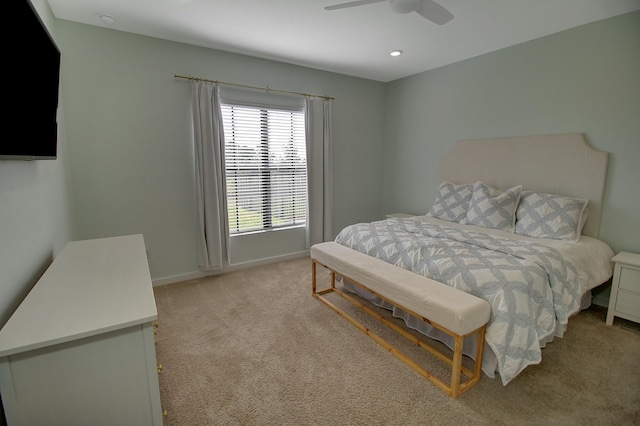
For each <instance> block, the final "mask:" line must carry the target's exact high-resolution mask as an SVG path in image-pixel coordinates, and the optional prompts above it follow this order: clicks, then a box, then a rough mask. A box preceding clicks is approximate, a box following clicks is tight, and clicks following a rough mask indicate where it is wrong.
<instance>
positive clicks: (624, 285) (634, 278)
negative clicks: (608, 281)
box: [620, 266, 640, 293]
mask: <svg viewBox="0 0 640 426" xmlns="http://www.w3.org/2000/svg"><path fill="white" fill-rule="evenodd" d="M620 288H621V289H623V290H629V291H635V292H636V293H640V270H638V269H631V268H625V267H624V266H623V267H622V268H620Z"/></svg>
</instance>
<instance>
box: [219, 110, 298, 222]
mask: <svg viewBox="0 0 640 426" xmlns="http://www.w3.org/2000/svg"><path fill="white" fill-rule="evenodd" d="M222 120H223V126H224V136H225V141H224V155H225V174H226V180H227V188H226V189H227V206H228V219H229V232H230V234H231V235H234V234H242V233H246V232H253V231H260V230H270V229H277V228H283V227H291V226H302V225H305V222H306V217H307V160H306V157H307V156H306V144H305V126H304V112H303V111H300V110H286V109H279V108H275V107H264V106H262V107H260V106H247V105H235V104H233V105H232V104H224V103H223V104H222Z"/></svg>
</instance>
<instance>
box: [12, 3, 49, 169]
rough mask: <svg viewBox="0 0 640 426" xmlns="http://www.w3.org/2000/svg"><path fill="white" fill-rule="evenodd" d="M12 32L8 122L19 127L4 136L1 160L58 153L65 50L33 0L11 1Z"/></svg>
mask: <svg viewBox="0 0 640 426" xmlns="http://www.w3.org/2000/svg"><path fill="white" fill-rule="evenodd" d="M6 7H8V8H9V11H10V13H9V15H7V16H9V17H10V18H9V19H10V20H11V23H12V24H14V25H12V26H11V27H12V28H13V30H12V36H13V37H15V38H16V39H14V40H10V41H9V40H7V41H8V42H7V43H6V44H5V48H8V49H9V53H10V54H9V56H8V58H9V61H8V63H10V64H13V66H14V67H15V68H14V69H13V70H11V72H10V75H11V77H10V78H11V79H12V80H13V81H12V82H9V81H7V84H10V85H13V86H14V87H13V88H10V89H9V90H7V91H6V92H5V102H4V105H5V111H8V112H6V114H8V116H5V119H6V123H7V124H8V125H9V126H10V127H11V128H12V129H14V130H15V131H14V132H10V133H9V134H10V135H11V136H8V135H7V136H5V137H4V138H2V139H3V140H2V141H0V160H41V159H55V158H56V157H57V150H58V124H57V111H58V86H59V82H60V51H59V50H58V47H57V46H56V44H55V43H54V41H53V39H52V38H51V37H50V36H49V32H48V31H47V29H46V28H45V26H44V24H43V23H42V22H41V20H40V17H39V16H38V14H37V13H36V12H35V9H33V7H32V5H31V2H29V1H28V0H12V1H10V2H7V4H6Z"/></svg>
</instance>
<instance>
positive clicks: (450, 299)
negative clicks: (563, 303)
mask: <svg viewBox="0 0 640 426" xmlns="http://www.w3.org/2000/svg"><path fill="white" fill-rule="evenodd" d="M310 254H311V268H312V271H311V273H312V284H311V285H312V293H313V296H314V297H316V298H317V299H319V300H320V301H322V302H323V303H325V304H326V305H327V306H329V307H330V308H331V309H333V310H334V311H336V312H337V313H338V314H339V315H340V316H342V317H343V318H345V319H346V320H347V321H349V322H350V323H351V324H353V325H355V326H356V327H357V328H358V329H359V330H360V331H362V332H363V333H365V334H366V335H368V336H369V337H371V338H372V339H373V340H374V341H376V342H377V343H378V344H380V345H381V346H383V347H384V348H385V349H387V350H388V351H389V352H391V353H392V354H394V355H395V356H396V357H398V358H399V359H400V360H402V361H403V362H404V363H406V364H407V365H409V366H410V367H411V368H413V369H414V370H415V371H416V372H418V373H419V374H420V375H422V376H423V377H424V378H426V379H427V380H429V381H430V382H431V383H433V384H435V385H436V386H437V387H439V388H440V389H442V390H443V391H444V392H446V393H447V394H448V395H449V396H451V397H452V398H457V397H458V396H460V395H461V394H462V393H464V392H466V391H467V390H469V389H470V388H471V387H472V386H473V385H475V384H476V383H478V382H479V381H480V377H481V374H482V372H481V366H482V353H483V349H484V334H485V330H486V326H487V322H488V321H489V317H490V314H491V308H490V306H489V303H487V302H486V301H485V300H482V299H480V298H478V297H476V296H473V295H471V294H468V293H465V292H463V291H460V290H458V289H455V288H453V287H450V286H448V285H445V284H442V283H439V282H437V281H434V280H432V279H430V278H427V277H425V276H422V275H419V274H416V273H414V272H411V271H407V270H405V269H402V268H400V267H397V266H395V265H392V264H390V263H387V262H385V261H383V260H380V259H376V258H374V257H372V256H368V255H366V254H363V253H360V252H358V251H356V250H353V249H350V248H348V247H345V246H343V245H340V244H338V243H335V242H326V243H319V244H315V245H313V246H312V247H311V250H310ZM316 265H321V266H323V267H325V268H327V269H328V270H329V271H330V273H331V284H330V287H329V288H326V289H323V290H318V289H317V288H316V272H317V271H316V269H317V268H316ZM336 274H337V275H339V276H341V277H343V278H345V279H347V280H348V281H349V282H351V283H353V284H355V285H358V286H360V287H362V288H363V289H365V290H367V291H369V292H371V293H373V294H374V295H376V296H378V297H379V298H381V299H383V300H385V301H387V302H389V303H391V304H393V305H394V306H397V307H398V308H400V309H402V310H404V311H405V312H407V313H409V314H411V315H413V316H415V317H417V318H419V319H420V320H422V321H425V322H427V323H429V324H431V325H432V326H434V327H436V328H437V329H439V330H441V331H443V332H445V333H447V334H448V335H450V336H452V337H453V339H454V342H455V344H454V348H453V355H452V356H451V357H450V356H449V355H448V354H445V353H444V352H441V351H439V350H437V349H435V348H434V347H432V346H430V345H428V344H427V343H425V342H424V341H422V340H421V339H418V338H417V337H415V336H414V335H413V334H411V333H409V332H408V330H407V329H405V328H402V327H399V326H397V325H396V324H394V323H392V322H390V321H389V320H388V319H386V318H384V317H383V316H381V315H379V314H378V313H377V312H376V311H374V310H373V309H371V308H369V307H368V306H366V305H365V304H363V303H360V302H359V301H357V300H356V299H355V298H353V297H352V296H350V295H349V294H347V293H345V292H344V291H342V290H340V289H338V288H336V286H335V277H336ZM330 292H334V293H337V294H339V295H340V296H342V297H343V298H345V299H346V300H348V301H349V302H351V303H353V304H354V305H356V306H357V307H359V308H360V309H362V310H363V311H365V312H367V313H368V314H370V315H371V316H373V317H374V318H376V319H378V320H380V321H381V322H382V323H383V324H385V325H387V326H389V327H390V328H392V329H393V330H395V331H396V332H398V333H400V334H401V335H403V336H404V337H406V338H407V339H409V340H410V341H412V342H414V343H416V344H417V345H419V346H420V347H422V348H423V349H425V350H427V351H429V352H430V353H431V354H433V355H434V356H435V357H437V358H438V359H440V360H442V361H444V362H446V363H447V364H449V366H450V367H451V382H450V383H445V382H444V381H443V380H441V379H440V378H438V377H436V376H434V375H433V374H432V373H430V372H429V371H428V370H427V369H425V368H424V367H422V366H421V365H419V364H418V363H416V362H415V361H413V360H412V359H411V358H409V357H408V356H406V355H405V354H404V353H402V352H401V351H399V350H398V349H397V348H396V347H395V346H393V345H391V344H390V343H388V342H387V341H386V340H384V339H383V338H382V337H380V336H378V335H377V334H375V333H373V332H372V331H371V330H369V329H368V328H367V327H365V326H364V325H362V323H360V322H359V321H358V320H356V319H355V318H353V317H352V316H350V315H349V314H347V313H346V312H345V311H344V310H342V309H341V308H339V307H338V306H336V305H335V304H333V303H332V302H331V301H329V300H328V299H327V298H326V297H324V295H325V294H327V293H330ZM474 334H477V339H478V342H477V350H476V357H475V364H474V368H473V370H471V369H468V368H466V367H464V366H463V365H462V357H463V355H462V347H463V343H464V339H465V338H466V337H468V336H472V335H474ZM463 375H464V376H466V380H464V378H463V377H462V376H463Z"/></svg>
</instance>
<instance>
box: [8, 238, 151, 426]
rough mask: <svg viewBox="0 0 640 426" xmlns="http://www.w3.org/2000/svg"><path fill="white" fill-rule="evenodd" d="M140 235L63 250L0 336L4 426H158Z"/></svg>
mask: <svg viewBox="0 0 640 426" xmlns="http://www.w3.org/2000/svg"><path fill="white" fill-rule="evenodd" d="M156 319H157V311H156V305H155V299H154V295H153V288H152V284H151V278H150V275H149V266H148V263H147V257H146V250H145V245H144V240H143V237H142V235H129V236H123V237H113V238H102V239H96V240H85V241H74V242H70V243H68V244H67V245H66V246H65V247H64V248H63V250H62V251H61V252H60V254H59V255H58V257H57V258H56V259H55V260H54V262H53V263H52V264H51V266H50V267H49V268H48V269H47V271H46V272H45V273H44V275H43V276H42V278H41V279H40V280H39V281H38V282H37V283H36V285H35V286H34V288H33V289H32V290H31V292H29V294H28V296H27V297H26V298H25V300H24V301H23V302H22V304H21V305H20V306H19V307H18V309H17V310H16V312H15V313H14V314H13V315H12V316H11V318H10V319H9V321H8V322H7V323H6V325H5V326H4V327H3V328H2V330H0V393H1V394H2V400H3V404H4V410H5V415H6V418H7V423H8V424H9V426H14V425H38V426H41V425H65V426H71V425H83V426H84V425H92V426H94V425H109V426H112V425H118V426H126V425H132V426H133V425H135V426H142V425H161V424H162V423H163V415H162V407H161V403H160V388H159V383H158V371H159V367H158V365H157V362H156V353H155V342H154V322H155V320H156Z"/></svg>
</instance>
